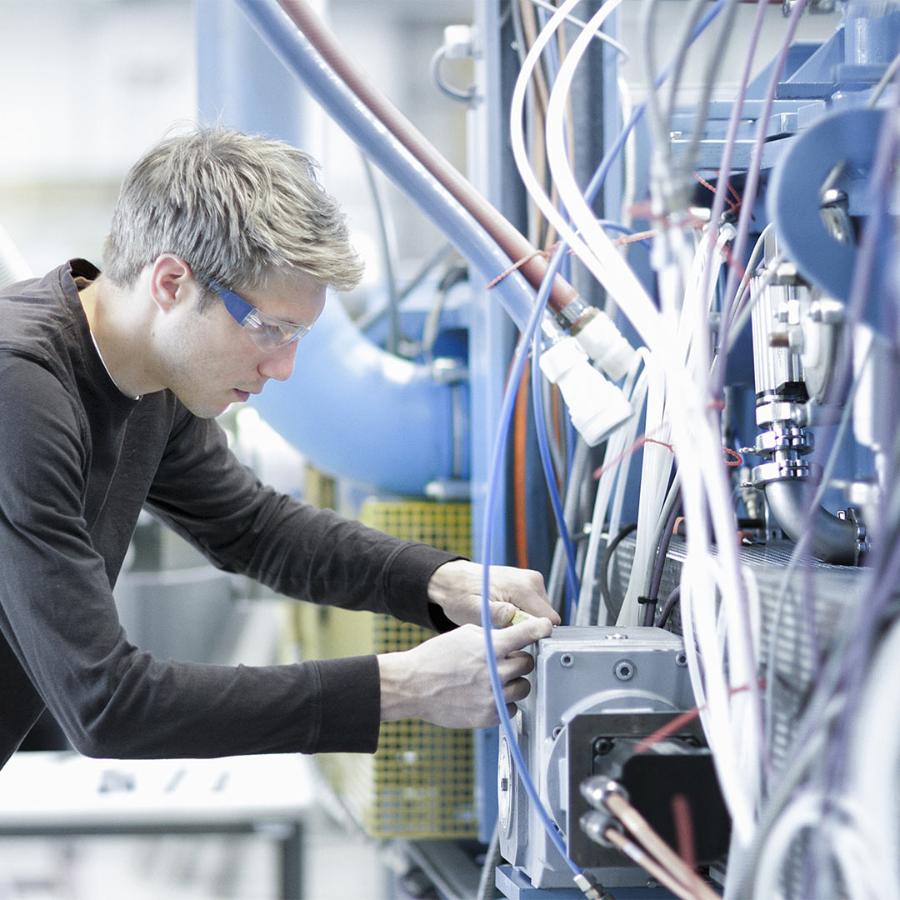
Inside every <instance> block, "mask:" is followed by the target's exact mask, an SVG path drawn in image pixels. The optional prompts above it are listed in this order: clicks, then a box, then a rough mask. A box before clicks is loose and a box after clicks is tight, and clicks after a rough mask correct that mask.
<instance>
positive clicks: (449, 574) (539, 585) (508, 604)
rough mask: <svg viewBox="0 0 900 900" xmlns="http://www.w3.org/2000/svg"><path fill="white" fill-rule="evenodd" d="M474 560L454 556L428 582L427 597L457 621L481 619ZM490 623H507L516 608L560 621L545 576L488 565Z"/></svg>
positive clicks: (478, 574)
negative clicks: (552, 604) (548, 597)
mask: <svg viewBox="0 0 900 900" xmlns="http://www.w3.org/2000/svg"><path fill="white" fill-rule="evenodd" d="M483 571H484V570H483V568H482V567H481V566H480V565H478V564H477V563H472V562H468V561H467V560H464V559H455V560H453V561H452V562H448V563H444V565H442V566H441V567H440V568H439V569H437V570H436V571H435V573H434V575H432V576H431V580H430V581H429V582H428V599H429V600H430V601H431V602H432V603H437V604H438V606H440V607H441V608H442V609H443V610H444V613H445V614H446V616H447V618H448V619H450V621H451V622H455V623H456V624H457V625H466V624H469V623H473V624H480V622H481V580H482V572H483ZM490 604H491V623H492V624H493V625H494V626H495V627H496V628H503V627H505V626H507V625H509V624H510V623H511V622H512V620H513V616H515V614H516V612H517V611H518V610H522V611H523V612H526V613H529V614H530V615H532V616H539V617H542V618H545V619H549V620H550V621H551V622H552V623H553V624H554V625H559V624H560V618H559V615H557V613H556V610H554V609H553V607H552V606H551V605H550V603H549V601H548V599H547V591H546V590H545V588H544V578H543V576H542V575H541V573H540V572H533V571H531V570H530V569H514V568H512V567H511V566H491V596H490Z"/></svg>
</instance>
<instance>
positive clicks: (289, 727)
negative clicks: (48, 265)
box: [0, 260, 453, 765]
mask: <svg viewBox="0 0 900 900" xmlns="http://www.w3.org/2000/svg"><path fill="white" fill-rule="evenodd" d="M97 274H98V273H97V270H96V269H95V268H94V267H93V266H92V265H91V264H90V263H87V262H85V261H83V260H73V261H72V262H70V263H67V264H66V265H63V266H61V267H60V268H58V269H55V270H54V271H52V272H50V273H49V274H48V275H47V276H45V277H44V278H42V279H35V280H32V281H28V282H22V283H19V284H17V285H13V286H12V287H10V288H8V289H7V290H5V291H3V292H2V293H0V765H2V764H3V763H4V762H6V760H7V759H8V758H9V756H10V755H11V754H12V752H13V751H14V750H15V749H16V747H17V746H18V745H19V744H20V743H21V741H22V739H23V738H24V736H25V734H26V733H27V732H28V730H29V729H30V727H31V725H32V724H33V723H34V721H35V720H36V719H37V717H38V716H39V715H40V713H41V712H42V711H43V710H44V708H45V707H49V709H50V710H51V712H52V713H53V715H54V716H55V718H56V719H57V721H58V722H59V723H60V725H61V726H62V727H63V729H64V730H65V732H66V734H67V736H68V737H69V739H70V740H71V742H72V744H73V745H74V746H75V747H76V748H77V749H78V750H80V751H81V752H83V753H85V754H88V755H93V756H113V757H123V758H126V757H166V756H170V757H179V756H183V757H208V756H224V755H233V754H242V753H267V752H287V751H300V752H305V753H313V752H320V751H336V750H348V751H364V752H371V751H373V750H374V749H375V747H376V745H377V740H378V725H379V708H380V691H379V676H378V664H377V661H376V659H375V657H358V658H352V659H340V660H328V661H311V662H305V663H300V664H297V665H285V666H268V667H245V666H237V667H226V666H210V665H195V664H190V663H178V662H171V661H162V660H158V659H155V658H154V657H153V656H151V655H150V654H149V653H146V652H144V651H142V650H140V649H139V648H137V647H135V646H134V645H133V644H131V643H130V642H129V641H128V637H127V635H126V634H125V632H124V631H123V629H122V627H121V625H120V624H119V619H118V616H117V613H116V607H115V604H114V601H113V596H112V588H113V586H114V585H115V582H116V578H117V576H118V574H119V569H120V567H121V565H122V561H123V559H124V557H125V553H126V550H127V548H128V543H129V540H130V538H131V534H132V531H133V529H134V526H135V523H136V521H137V517H138V513H139V512H140V510H141V508H142V507H144V506H146V507H147V508H148V509H149V510H150V511H151V512H152V513H154V514H155V515H156V516H157V517H158V518H160V519H162V520H163V521H164V522H165V523H166V524H167V525H169V526H171V527H172V528H173V529H175V530H176V531H177V532H179V533H180V534H181V535H183V536H184V537H185V538H187V539H188V540H189V541H190V542H191V543H192V544H194V545H195V546H196V547H198V548H199V549H200V550H201V551H202V552H203V553H205V554H206V556H207V557H208V558H209V559H210V560H211V561H212V562H213V563H214V564H215V565H216V566H218V567H220V568H222V569H226V570H228V571H232V572H239V573H242V574H245V575H249V576H251V577H252V578H255V579H257V580H258V581H260V582H262V583H263V584H266V585H268V586H269V587H271V588H273V589H275V590H276V591H279V592H281V593H283V594H287V595H288V596H292V597H297V598H302V599H307V600H311V601H314V602H320V603H330V604H335V605H339V606H342V607H345V608H348V609H368V610H373V611H377V612H385V613H390V614H392V615H394V616H396V617H398V618H400V619H403V620H405V621H409V622H415V623H418V624H421V625H425V626H427V627H438V628H439V629H441V630H443V629H444V628H447V627H450V625H449V623H448V622H447V620H446V618H445V617H444V616H443V614H442V613H441V611H440V610H439V609H438V608H437V607H435V606H434V605H433V604H429V603H428V602H427V598H426V586H427V583H428V580H429V578H430V577H431V575H432V573H433V572H434V570H435V569H436V568H437V567H438V566H440V565H441V564H443V563H444V562H446V561H448V560H449V559H452V558H453V557H451V556H450V555H449V554H446V553H443V552H441V551H438V550H435V549H433V548H430V547H426V546H423V545H420V544H413V543H409V542H405V541H400V540H397V539H394V538H391V537H388V536H386V535H384V534H381V533H380V532H377V531H373V530H372V529H369V528H365V527H364V526H362V525H360V524H359V523H356V522H351V521H347V520H345V519H342V518H340V517H339V516H337V515H336V514H334V513H332V512H331V511H328V510H320V509H316V508H314V507H311V506H308V505H304V504H301V503H297V502H295V501H293V500H291V499H290V498H288V497H285V496H283V495H281V494H278V493H277V492H275V491H273V490H271V489H270V488H267V487H264V486H263V485H261V484H260V483H259V481H258V480H257V479H256V478H255V477H254V475H253V474H252V473H251V472H250V471H249V470H248V469H246V468H245V467H243V466H242V465H240V463H239V462H238V461H237V460H236V459H235V458H234V456H233V455H232V454H231V453H230V451H229V450H228V448H227V446H226V442H225V438H224V435H223V433H222V431H221V429H220V428H219V426H218V425H217V424H216V423H215V422H214V421H211V420H203V419H199V418H197V417H196V416H194V415H192V414H191V413H189V412H188V411H187V410H186V409H185V408H184V406H182V404H181V403H180V402H179V401H178V400H177V399H176V397H175V396H174V395H173V394H172V393H171V392H169V391H160V392H158V393H154V394H150V395H147V396H145V397H143V398H142V399H140V400H137V401H136V400H131V399H129V398H127V397H125V396H124V395H123V394H122V393H121V392H120V391H119V390H118V389H117V388H116V387H115V385H114V384H113V383H112V381H111V380H110V378H109V376H108V374H107V373H106V370H105V369H104V368H103V364H102V362H101V360H100V358H99V356H98V355H97V352H96V350H95V348H94V346H93V343H92V340H91V335H90V331H89V328H88V323H87V320H86V318H85V316H84V312H83V310H82V307H81V303H80V300H79V297H78V286H77V284H76V280H77V281H78V283H82V279H85V280H90V279H93V278H95V277H96V275H97ZM186 602H190V600H189V598H186Z"/></svg>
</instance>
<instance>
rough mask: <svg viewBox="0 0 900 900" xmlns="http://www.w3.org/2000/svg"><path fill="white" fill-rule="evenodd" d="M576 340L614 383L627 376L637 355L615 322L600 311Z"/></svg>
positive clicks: (576, 336)
mask: <svg viewBox="0 0 900 900" xmlns="http://www.w3.org/2000/svg"><path fill="white" fill-rule="evenodd" d="M575 339H576V340H577V341H578V343H579V344H580V345H581V347H582V349H583V350H584V352H585V353H587V355H588V356H589V357H590V358H591V359H592V360H594V362H595V363H597V365H598V366H600V368H601V369H603V371H604V372H606V374H607V375H609V377H610V378H612V380H613V381H618V380H619V379H620V378H623V377H624V376H625V374H626V372H628V369H629V368H630V367H631V364H632V363H633V362H634V359H635V356H636V355H637V351H636V350H635V349H634V347H632V346H631V344H629V343H628V341H627V340H626V339H625V338H624V337H622V332H621V331H619V329H618V328H616V325H615V323H614V322H613V320H612V319H610V317H609V316H608V315H607V314H606V313H605V312H603V310H600V309H598V310H597V313H596V315H594V316H592V317H591V319H590V321H589V322H588V323H587V324H586V325H585V326H584V327H583V328H582V329H581V330H580V331H579V332H578V334H576V335H575Z"/></svg>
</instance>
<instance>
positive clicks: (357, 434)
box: [254, 297, 469, 495]
mask: <svg viewBox="0 0 900 900" xmlns="http://www.w3.org/2000/svg"><path fill="white" fill-rule="evenodd" d="M468 396H469V392H468V386H467V385H466V384H457V385H447V384H440V383H438V382H436V381H435V380H434V378H433V377H432V374H431V370H430V369H429V368H428V367H427V366H423V365H419V364H416V363H412V362H409V361H407V360H404V359H400V358H399V357H396V356H392V355H391V354H389V353H385V352H384V351H383V350H381V349H380V348H379V347H377V346H376V345H375V344H373V343H372V342H371V341H370V340H369V339H368V338H366V337H365V336H363V335H362V334H361V333H360V331H359V329H357V328H356V326H355V325H354V324H353V322H351V321H350V318H349V317H348V316H347V313H346V312H345V310H344V307H343V306H342V304H341V303H340V302H339V301H338V300H337V298H334V297H332V298H330V299H329V300H328V302H327V303H326V304H325V309H324V311H323V312H322V315H321V316H320V317H319V320H318V321H317V322H316V327H315V328H314V329H313V330H312V331H311V332H310V334H309V336H308V337H306V338H304V339H303V341H302V342H301V343H300V346H299V348H298V351H297V362H296V366H295V370H294V376H293V377H292V378H291V380H290V381H287V382H281V383H278V382H272V383H270V384H268V385H266V389H265V390H264V391H263V392H262V394H260V395H259V396H258V397H256V398H255V399H254V406H255V407H256V408H257V409H258V410H259V413H260V415H261V416H262V417H263V418H264V419H265V420H266V421H267V422H269V424H270V425H272V427H273V428H276V429H277V430H278V432H279V433H280V434H281V435H282V436H283V437H284V438H285V440H287V441H289V442H290V443H292V444H294V445H295V446H296V447H298V448H299V449H300V450H301V451H302V453H303V454H304V456H306V457H307V458H308V459H309V461H310V462H312V463H313V464H314V465H315V466H316V467H317V468H319V469H322V470H323V471H325V472H329V473H331V474H334V475H339V476H341V477H344V478H350V479H352V480H353V481H357V482H359V483H361V484H365V485H370V486H373V487H376V488H379V489H381V490H385V491H388V492H391V493H397V494H413V495H416V494H422V493H424V488H425V485H426V484H428V482H429V481H432V480H435V479H445V478H451V477H456V478H468V477H469V454H468V450H469V436H468V420H469V410H468ZM454 403H456V404H457V410H456V415H454V410H453V404H454ZM454 446H455V447H458V448H460V451H459V452H457V453H456V454H454ZM454 456H455V457H456V458H454Z"/></svg>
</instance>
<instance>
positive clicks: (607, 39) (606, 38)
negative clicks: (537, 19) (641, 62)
mask: <svg viewBox="0 0 900 900" xmlns="http://www.w3.org/2000/svg"><path fill="white" fill-rule="evenodd" d="M530 2H531V3H533V4H534V5H535V6H539V7H540V8H541V9H546V10H547V12H556V6H554V5H553V4H552V3H550V2H548V0H530ZM566 21H567V22H571V23H572V24H573V25H578V26H580V27H581V28H585V27H587V23H586V22H582V21H581V19H576V18H575V16H566ZM594 37H595V38H596V39H597V40H599V41H603V42H604V43H607V44H609V46H610V47H612V48H613V50H616V51H618V52H619V53H621V54H622V59H624V60H625V61H626V62H627V61H628V60H629V59H631V54H630V53H629V52H628V48H627V47H625V46H624V45H622V44H620V43H619V42H618V41H617V40H616V39H615V38H614V37H611V36H610V35H608V34H607V33H606V32H605V31H597V32H594Z"/></svg>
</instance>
